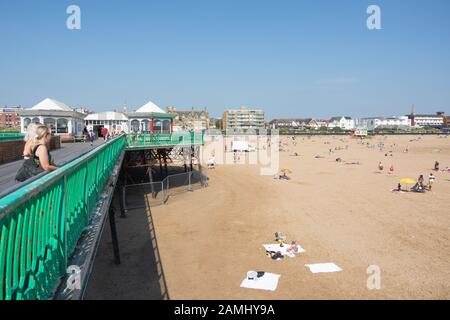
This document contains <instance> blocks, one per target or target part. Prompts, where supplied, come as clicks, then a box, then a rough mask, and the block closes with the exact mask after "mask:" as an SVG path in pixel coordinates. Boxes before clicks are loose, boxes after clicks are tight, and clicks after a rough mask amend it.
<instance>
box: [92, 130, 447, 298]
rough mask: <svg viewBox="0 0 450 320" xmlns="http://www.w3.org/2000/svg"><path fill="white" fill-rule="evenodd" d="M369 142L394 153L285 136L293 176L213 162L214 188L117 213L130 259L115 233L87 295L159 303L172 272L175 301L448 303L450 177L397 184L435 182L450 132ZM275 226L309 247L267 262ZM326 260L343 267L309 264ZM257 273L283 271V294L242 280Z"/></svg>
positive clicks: (286, 164) (351, 142)
mask: <svg viewBox="0 0 450 320" xmlns="http://www.w3.org/2000/svg"><path fill="white" fill-rule="evenodd" d="M411 140H413V141H411ZM327 141H328V142H329V143H330V144H325V142H327ZM365 141H366V142H367V141H368V142H369V143H370V144H372V145H375V146H376V145H377V144H378V143H379V142H384V145H385V148H384V151H379V150H378V148H377V147H375V148H368V147H367V146H366V145H363V144H361V142H359V140H357V139H352V138H350V137H342V136H336V137H330V136H322V137H312V138H310V139H309V138H307V137H297V139H296V143H297V145H296V146H294V145H293V141H292V140H291V139H289V138H288V137H283V138H282V148H283V149H285V150H287V151H285V152H280V168H289V169H290V170H291V171H292V173H290V174H289V176H290V177H291V178H292V179H291V180H275V179H273V177H272V176H263V175H260V167H259V165H254V164H253V165H250V164H223V165H221V164H218V165H217V167H216V169H214V170H207V169H206V167H204V171H205V172H206V173H207V174H208V176H209V178H210V180H209V186H208V187H207V188H203V189H199V190H196V191H194V192H188V193H183V194H178V195H175V196H173V197H170V199H169V201H168V202H167V204H166V205H162V206H158V207H152V208H151V214H150V212H149V210H148V209H147V210H141V211H142V212H139V210H134V211H131V212H129V214H128V218H127V219H117V223H118V232H119V241H120V249H121V254H122V265H120V266H114V265H113V264H112V262H111V261H112V253H111V251H112V249H111V244H110V243H111V241H110V236H109V231H108V229H109V228H106V229H105V230H106V232H105V234H104V236H103V239H102V245H101V246H100V248H99V252H98V254H97V258H96V264H95V266H94V272H93V275H92V279H91V282H90V288H88V292H87V297H86V298H87V299H103V298H108V299H116V298H118V299H129V298H131V299H158V298H160V296H161V293H160V292H159V288H160V285H161V283H163V281H162V279H163V278H165V281H166V287H167V290H168V292H169V294H170V298H171V299H449V298H450V254H449V252H450V243H449V238H450V210H449V208H450V173H442V172H434V175H435V176H436V182H435V183H434V186H433V191H432V192H427V193H425V194H419V193H393V192H391V189H393V188H395V187H396V186H397V184H398V180H399V179H400V178H405V177H408V178H413V179H417V177H418V176H419V174H423V175H424V177H425V180H427V178H428V175H429V173H430V172H432V168H433V166H434V162H435V161H436V160H437V161H439V162H440V166H441V168H444V167H445V166H450V138H444V137H436V136H423V137H420V136H401V137H399V136H395V137H394V136H390V137H388V138H386V139H385V138H384V137H381V136H377V137H373V138H371V139H367V140H365ZM394 143H395V145H396V146H395V147H392V148H391V147H390V146H391V145H392V146H393V144H394ZM347 145H348V149H347V150H346V146H347ZM339 147H340V148H341V149H342V150H337V151H334V153H332V154H331V155H330V154H329V149H330V148H332V149H333V150H334V149H335V148H339ZM406 147H408V149H409V152H408V153H404V152H403V151H404V150H405V148H406ZM390 150H392V154H393V156H392V157H391V156H388V157H386V156H385V154H386V153H387V152H389V151H390ZM294 152H297V153H298V154H299V156H297V157H295V156H292V154H294ZM316 155H321V156H323V157H324V158H319V159H318V158H315V156H316ZM206 158H207V157H206ZM336 158H341V159H342V160H343V161H342V162H336ZM241 160H242V161H241V162H242V163H244V158H242V159H241ZM380 161H381V162H382V163H383V164H384V171H383V172H382V173H380V172H379V170H378V163H379V162H380ZM346 162H349V163H351V162H359V163H360V164H359V165H350V164H346ZM391 165H394V168H395V171H394V174H392V175H390V174H388V173H387V171H388V169H389V167H390V166H391ZM147 215H148V216H149V218H148V219H147ZM146 220H147V222H149V221H151V222H152V223H149V224H146V223H145V222H146ZM149 230H150V231H151V232H150V231H149ZM277 231H281V232H283V233H284V234H285V235H286V236H287V241H288V242H289V241H291V240H296V241H297V242H298V243H299V244H300V245H301V246H302V247H303V248H304V249H305V250H306V252H304V253H302V254H298V255H297V256H296V257H295V258H285V259H284V260H281V261H274V260H272V259H270V258H268V257H267V256H266V255H265V250H264V248H263V247H262V245H263V244H267V243H272V242H273V241H274V234H275V232H277ZM153 248H157V249H158V251H159V256H158V255H155V254H154V253H153V252H154V251H155V250H153ZM326 262H333V263H335V264H337V265H338V266H339V267H340V268H342V269H343V270H342V271H341V272H337V273H321V274H313V273H311V272H310V271H309V269H308V268H307V267H305V264H314V263H326ZM371 265H377V266H378V267H379V268H380V271H381V273H380V277H381V278H380V279H381V288H380V289H379V290H377V289H373V290H369V289H368V288H367V280H368V277H369V274H367V268H368V267H369V266H371ZM249 270H256V271H266V272H270V273H276V274H280V275H281V277H280V280H279V283H278V287H277V289H276V291H273V292H272V291H262V290H254V289H245V288H241V287H240V283H241V281H242V280H243V279H244V278H245V276H246V274H247V271H249ZM162 271H163V273H162ZM163 275H164V277H163ZM158 283H159V284H160V285H158ZM165 290H166V289H164V290H162V291H165Z"/></svg>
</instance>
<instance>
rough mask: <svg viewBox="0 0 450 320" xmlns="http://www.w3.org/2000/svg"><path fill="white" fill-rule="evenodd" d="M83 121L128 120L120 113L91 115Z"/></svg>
mask: <svg viewBox="0 0 450 320" xmlns="http://www.w3.org/2000/svg"><path fill="white" fill-rule="evenodd" d="M84 120H123V121H127V120H128V118H127V116H125V115H124V114H123V113H121V112H113V111H106V112H99V113H91V114H89V115H88V116H87V117H86V118H84Z"/></svg>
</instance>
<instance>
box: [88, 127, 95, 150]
mask: <svg viewBox="0 0 450 320" xmlns="http://www.w3.org/2000/svg"><path fill="white" fill-rule="evenodd" d="M88 136H89V142H90V143H91V147H92V146H93V145H94V138H95V135H94V132H93V131H92V130H89V134H88Z"/></svg>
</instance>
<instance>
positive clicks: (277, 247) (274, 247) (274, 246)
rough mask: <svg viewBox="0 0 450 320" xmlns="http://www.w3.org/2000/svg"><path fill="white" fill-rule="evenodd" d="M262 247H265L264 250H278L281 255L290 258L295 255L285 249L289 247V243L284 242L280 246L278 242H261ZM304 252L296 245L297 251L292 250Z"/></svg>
mask: <svg viewBox="0 0 450 320" xmlns="http://www.w3.org/2000/svg"><path fill="white" fill-rule="evenodd" d="M263 247H264V248H265V249H266V251H275V252H277V251H280V252H281V254H282V255H284V256H289V257H291V258H293V257H295V254H289V253H288V252H287V249H288V248H290V247H291V245H290V244H284V245H283V246H282V247H280V244H279V243H276V244H263ZM302 252H305V250H304V249H303V248H302V247H300V246H298V252H294V253H302Z"/></svg>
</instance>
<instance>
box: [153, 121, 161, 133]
mask: <svg viewBox="0 0 450 320" xmlns="http://www.w3.org/2000/svg"><path fill="white" fill-rule="evenodd" d="M153 121H154V124H153V132H161V130H162V124H161V120H159V119H154V120H153Z"/></svg>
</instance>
